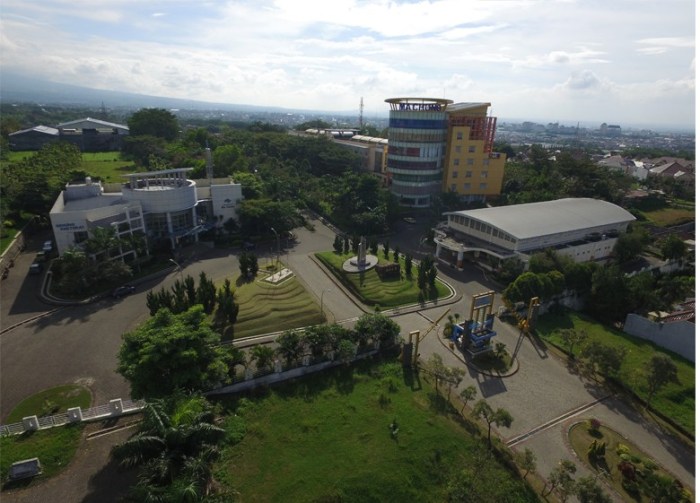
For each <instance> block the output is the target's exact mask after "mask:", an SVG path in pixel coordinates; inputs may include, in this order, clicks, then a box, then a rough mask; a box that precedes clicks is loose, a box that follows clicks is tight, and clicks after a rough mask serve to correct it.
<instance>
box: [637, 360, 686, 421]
mask: <svg viewBox="0 0 700 503" xmlns="http://www.w3.org/2000/svg"><path fill="white" fill-rule="evenodd" d="M645 377H646V384H647V390H648V391H647V400H646V407H647V409H648V408H649V403H650V402H651V399H652V398H653V397H654V395H656V393H657V392H658V391H659V390H660V389H661V388H663V387H664V386H666V385H667V384H669V383H678V382H679V381H678V367H676V364H675V363H673V360H671V358H670V357H669V356H668V355H665V354H663V353H656V354H655V355H654V356H652V357H651V360H650V361H649V363H648V365H647V366H646V376H645Z"/></svg>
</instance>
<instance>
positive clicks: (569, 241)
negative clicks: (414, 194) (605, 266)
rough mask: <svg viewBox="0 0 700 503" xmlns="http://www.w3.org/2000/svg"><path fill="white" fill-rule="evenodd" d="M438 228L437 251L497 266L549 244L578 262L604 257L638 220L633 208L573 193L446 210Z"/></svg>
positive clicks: (459, 261)
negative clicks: (630, 225)
mask: <svg viewBox="0 0 700 503" xmlns="http://www.w3.org/2000/svg"><path fill="white" fill-rule="evenodd" d="M445 215H446V216H447V222H443V223H442V224H441V225H439V226H438V228H437V229H436V232H435V245H436V250H435V256H436V257H437V258H438V259H439V260H441V261H443V262H446V263H449V264H451V265H455V266H456V267H458V268H462V267H463V263H464V261H465V260H469V261H473V262H479V263H481V264H484V265H487V266H491V267H497V266H498V265H499V264H500V262H501V261H503V260H506V259H508V258H512V257H516V258H518V259H520V260H521V261H522V262H523V263H524V264H525V266H526V267H527V263H528V261H529V257H530V256H531V255H532V254H534V253H537V252H542V251H544V250H547V249H549V248H552V249H554V250H555V251H556V252H557V253H560V254H563V255H568V256H569V257H571V258H573V259H574V261H576V262H586V261H604V260H607V259H608V258H609V257H610V255H611V253H612V251H613V247H614V246H615V243H616V242H617V237H618V236H619V235H620V234H623V233H624V232H626V231H627V226H628V225H629V224H630V223H631V222H633V221H634V220H635V217H634V216H632V214H631V213H629V212H628V211H627V210H625V209H623V208H620V207H619V206H617V205H615V204H612V203H609V202H607V201H599V200H597V199H589V198H567V199H558V200H555V201H544V202H539V203H528V204H516V205H512V206H499V207H493V208H482V209H477V210H465V211H454V212H449V213H446V214H445Z"/></svg>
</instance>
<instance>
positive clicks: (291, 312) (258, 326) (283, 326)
mask: <svg viewBox="0 0 700 503" xmlns="http://www.w3.org/2000/svg"><path fill="white" fill-rule="evenodd" d="M262 277H263V276H262V275H260V274H259V275H258V279H257V280H256V281H254V282H250V283H243V284H242V285H241V286H238V287H236V289H235V295H236V302H237V303H238V304H239V307H240V311H239V312H238V318H237V320H236V324H235V325H234V337H235V338H240V337H247V336H250V335H257V334H266V333H270V332H278V331H280V330H287V329H290V328H300V327H305V326H308V325H318V324H320V323H324V322H325V321H326V320H325V318H324V317H323V314H322V313H321V308H320V307H319V305H318V304H317V303H316V301H315V300H314V299H313V298H312V297H311V295H309V293H308V292H307V291H306V290H305V289H304V287H303V286H302V285H301V283H299V281H298V280H297V279H296V278H294V277H292V278H289V279H287V280H285V281H283V282H282V283H279V284H277V285H273V284H272V283H267V282H264V281H261V278H262Z"/></svg>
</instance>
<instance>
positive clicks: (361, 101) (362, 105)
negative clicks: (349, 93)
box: [360, 97, 365, 129]
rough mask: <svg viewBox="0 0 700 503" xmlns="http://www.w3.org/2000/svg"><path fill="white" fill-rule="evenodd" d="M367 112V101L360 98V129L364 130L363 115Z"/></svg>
mask: <svg viewBox="0 0 700 503" xmlns="http://www.w3.org/2000/svg"><path fill="white" fill-rule="evenodd" d="M364 111H365V100H364V98H363V97H362V98H360V129H362V123H363V117H362V114H363V113H364Z"/></svg>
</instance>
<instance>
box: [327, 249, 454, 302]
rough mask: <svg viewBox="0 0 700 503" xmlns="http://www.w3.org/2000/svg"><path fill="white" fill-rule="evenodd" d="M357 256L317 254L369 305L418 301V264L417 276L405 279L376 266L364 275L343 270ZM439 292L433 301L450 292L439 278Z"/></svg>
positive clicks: (414, 273)
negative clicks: (379, 270) (382, 274)
mask: <svg viewBox="0 0 700 503" xmlns="http://www.w3.org/2000/svg"><path fill="white" fill-rule="evenodd" d="M353 256H354V254H353V253H346V254H341V255H339V254H337V253H334V252H321V253H317V254H316V257H317V258H318V259H319V260H320V261H321V262H322V263H323V264H324V265H326V267H328V268H329V269H330V270H331V272H332V273H333V274H334V275H335V276H336V277H337V278H339V279H340V280H341V281H343V283H344V284H345V285H346V286H347V287H348V288H349V289H350V291H352V292H353V294H355V296H356V297H357V298H358V299H360V301H362V302H363V303H364V304H366V305H368V306H372V307H374V306H377V305H378V306H379V307H380V308H381V309H388V308H391V307H398V306H403V305H407V304H415V303H416V302H418V294H419V289H418V285H417V280H416V276H417V275H418V266H415V265H414V267H413V278H408V279H407V278H401V279H385V280H383V279H381V278H380V277H379V275H378V274H377V271H376V270H375V269H371V270H369V271H367V272H366V273H364V274H360V273H346V272H344V271H343V263H344V262H345V261H346V260H347V259H349V258H352V257H353ZM389 262H390V261H388V260H385V259H384V258H383V257H379V263H380V264H385V263H389ZM401 269H402V271H403V259H401ZM436 287H437V295H436V296H434V297H433V298H432V299H430V300H434V299H441V298H443V297H447V296H448V295H449V294H450V290H449V288H448V287H447V286H446V285H445V284H443V283H441V282H440V281H438V282H437V283H436Z"/></svg>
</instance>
